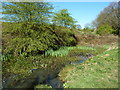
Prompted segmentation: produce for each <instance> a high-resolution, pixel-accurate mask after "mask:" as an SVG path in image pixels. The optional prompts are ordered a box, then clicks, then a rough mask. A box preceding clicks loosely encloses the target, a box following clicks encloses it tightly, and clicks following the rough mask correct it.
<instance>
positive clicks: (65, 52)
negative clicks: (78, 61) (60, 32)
mask: <svg viewBox="0 0 120 90" xmlns="http://www.w3.org/2000/svg"><path fill="white" fill-rule="evenodd" d="M72 50H75V51H79V52H80V51H81V52H83V51H84V50H87V51H88V50H89V51H94V50H96V49H95V48H93V47H88V46H74V47H61V48H60V49H59V50H56V51H53V50H52V49H51V50H48V51H46V53H45V56H56V57H57V56H61V57H62V56H67V55H68V54H69V52H70V51H72Z"/></svg>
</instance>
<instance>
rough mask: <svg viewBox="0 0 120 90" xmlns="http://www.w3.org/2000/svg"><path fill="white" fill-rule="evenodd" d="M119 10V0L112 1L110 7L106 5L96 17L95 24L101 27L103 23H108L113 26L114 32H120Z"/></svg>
mask: <svg viewBox="0 0 120 90" xmlns="http://www.w3.org/2000/svg"><path fill="white" fill-rule="evenodd" d="M119 10H120V5H119V3H117V2H112V3H110V5H109V6H108V7H106V8H105V9H104V10H103V11H102V12H101V13H100V14H99V15H98V17H97V18H96V20H95V21H94V22H93V24H94V25H95V26H96V27H97V28H99V27H100V26H101V25H105V24H108V25H110V26H112V28H113V29H115V30H116V31H114V32H113V33H115V34H119V29H120V24H119V23H118V20H119Z"/></svg>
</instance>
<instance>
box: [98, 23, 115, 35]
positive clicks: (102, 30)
mask: <svg viewBox="0 0 120 90" xmlns="http://www.w3.org/2000/svg"><path fill="white" fill-rule="evenodd" d="M113 32H114V29H112V27H111V26H109V25H102V26H100V27H99V28H98V29H97V31H96V33H97V34H99V35H108V34H112V33H113Z"/></svg>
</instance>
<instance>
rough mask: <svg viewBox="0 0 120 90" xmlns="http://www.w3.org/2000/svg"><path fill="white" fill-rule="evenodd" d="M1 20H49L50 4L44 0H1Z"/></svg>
mask: <svg viewBox="0 0 120 90" xmlns="http://www.w3.org/2000/svg"><path fill="white" fill-rule="evenodd" d="M2 8H3V11H2V14H3V15H4V16H3V21H7V22H27V23H29V22H34V23H44V22H47V23H48V22H49V17H50V14H52V12H51V10H52V9H53V7H52V5H51V4H49V3H46V2H9V3H8V2H7V3H6V2H2Z"/></svg>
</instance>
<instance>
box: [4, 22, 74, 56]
mask: <svg viewBox="0 0 120 90" xmlns="http://www.w3.org/2000/svg"><path fill="white" fill-rule="evenodd" d="M75 44H76V40H75V38H74V33H73V31H71V30H70V29H68V28H64V27H59V26H55V25H49V24H45V23H44V24H32V23H3V54H13V55H15V56H18V55H22V56H29V55H36V54H43V53H45V51H47V50H49V49H59V48H60V47H61V46H71V45H75Z"/></svg>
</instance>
